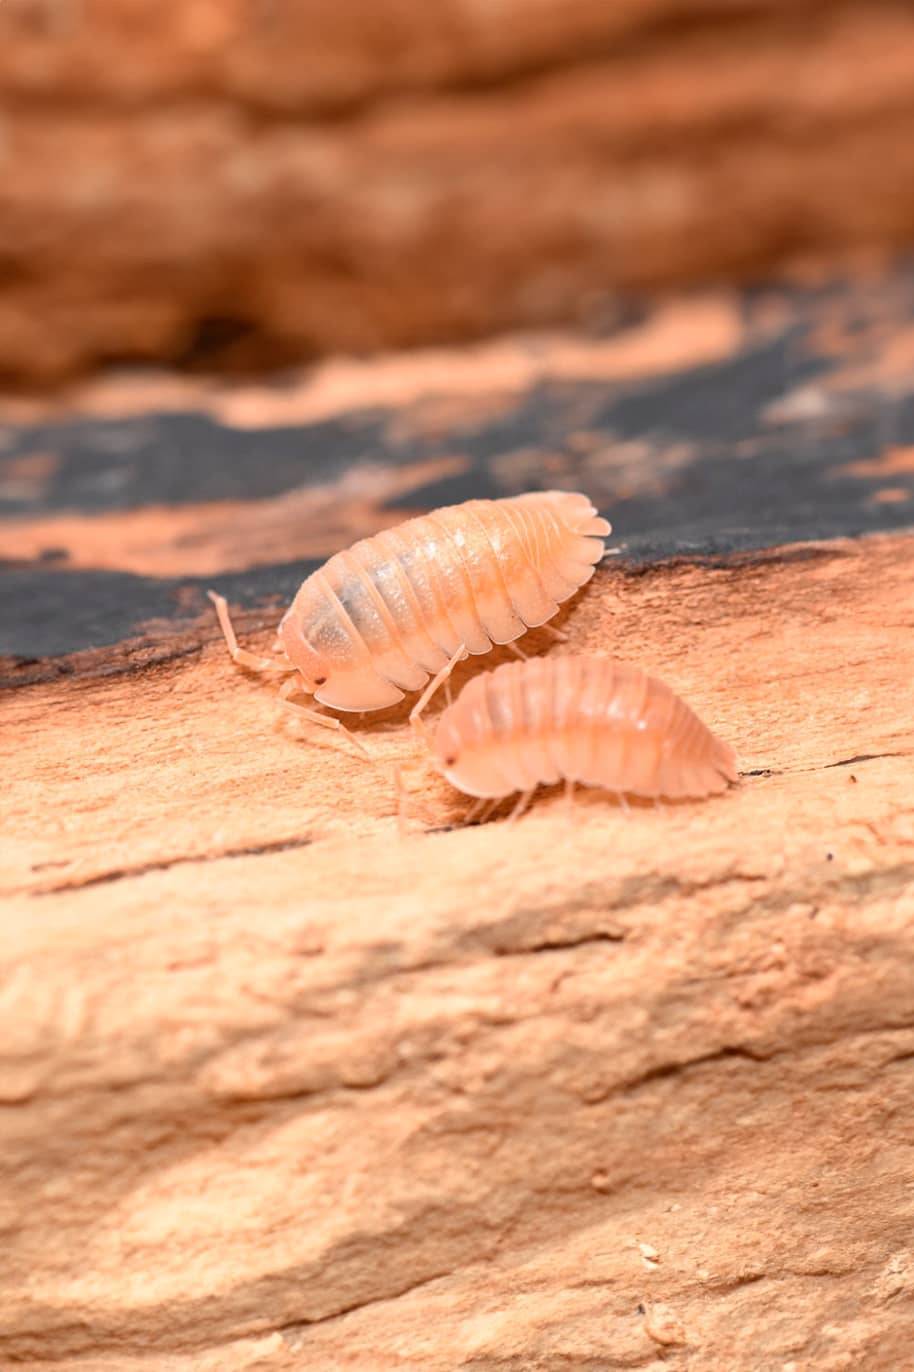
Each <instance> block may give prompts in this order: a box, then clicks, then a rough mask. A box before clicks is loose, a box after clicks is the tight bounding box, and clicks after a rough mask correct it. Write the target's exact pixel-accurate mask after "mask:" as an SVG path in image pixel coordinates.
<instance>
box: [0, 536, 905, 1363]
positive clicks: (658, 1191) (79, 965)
mask: <svg viewBox="0 0 914 1372" xmlns="http://www.w3.org/2000/svg"><path fill="white" fill-rule="evenodd" d="M912 571H914V544H912V541H911V539H910V537H906V536H903V535H891V536H889V535H885V536H875V537H872V538H869V539H861V540H858V541H855V542H851V541H836V542H831V543H823V544H820V545H817V546H809V547H807V548H795V549H793V550H782V551H780V552H779V551H777V550H774V551H772V552H771V553H769V554H764V555H758V556H753V557H743V558H739V557H736V558H732V559H730V560H729V561H727V562H726V563H718V564H716V565H715V564H694V565H690V564H688V563H684V562H669V563H665V564H661V565H658V566H654V567H651V568H648V569H646V570H645V569H642V570H640V571H637V572H636V571H634V570H631V569H628V570H626V569H624V568H609V569H604V570H602V571H601V572H600V573H599V574H598V576H597V578H596V579H595V581H594V582H593V583H592V585H591V586H590V587H589V588H587V590H586V591H585V593H584V594H583V595H582V596H581V597H579V598H578V599H577V600H576V601H575V602H574V603H573V605H572V606H571V608H570V610H569V611H568V612H567V614H566V615H565V616H564V618H563V627H564V628H565V630H566V631H567V633H568V634H569V636H570V639H571V643H572V645H573V646H575V647H590V648H601V649H604V650H605V649H606V648H607V647H609V646H610V645H614V646H615V648H616V650H617V651H618V652H619V653H620V654H622V655H624V656H626V657H629V658H632V659H634V660H637V661H639V662H640V663H641V664H642V665H643V666H644V667H645V668H647V669H648V670H652V671H655V672H657V673H658V674H660V675H662V676H663V677H665V678H666V679H667V680H668V681H669V682H670V683H671V684H672V685H674V686H675V688H676V689H677V690H679V691H680V692H681V693H682V694H683V695H684V696H685V697H686V698H687V699H688V700H689V701H690V702H691V703H692V704H694V706H695V707H696V708H697V709H698V710H699V712H700V713H701V714H702V715H703V716H704V717H705V718H706V719H707V720H708V721H709V722H710V723H712V725H713V726H714V727H715V728H716V729H717V730H718V731H719V732H720V733H721V735H722V736H723V737H725V738H727V739H728V740H730V741H731V742H732V743H733V744H734V745H735V747H736V749H737V752H738V756H739V760H740V766H741V768H742V771H743V778H742V781H741V784H740V786H739V787H738V788H737V789H735V790H734V791H732V792H731V793H730V794H729V795H727V796H726V797H723V798H721V799H720V800H718V801H715V802H709V803H706V804H690V805H677V806H669V807H666V808H664V809H662V810H655V809H653V808H652V807H650V806H640V805H638V806H633V807H632V809H631V812H630V813H628V814H626V813H624V812H623V811H622V810H620V809H619V808H618V807H617V806H616V805H615V804H614V802H613V801H612V800H611V799H608V798H606V797H603V796H600V795H597V794H595V793H593V794H589V795H586V796H582V797H581V798H580V801H579V805H578V808H577V811H576V817H575V820H574V823H573V824H569V823H568V821H567V819H566V818H565V814H564V810H563V807H562V804H561V800H560V798H559V797H556V796H553V795H552V794H545V795H543V796H542V797H541V799H540V800H539V802H538V803H537V804H536V806H535V807H534V809H533V810H532V811H531V813H530V814H529V816H528V817H526V818H525V819H523V820H522V821H520V822H519V823H518V824H517V825H516V826H514V827H513V828H511V829H508V828H507V827H506V826H505V824H504V823H499V822H492V823H489V824H487V825H484V826H481V827H475V828H469V829H461V828H449V827H448V826H449V825H452V824H454V823H455V822H456V821H457V820H458V818H459V816H460V814H461V812H462V809H463V804H462V802H461V801H460V800H459V798H458V797H456V796H455V795H454V794H453V793H451V792H450V791H449V788H448V787H447V786H446V785H445V783H444V782H442V781H441V780H440V779H437V778H436V777H435V776H434V775H433V774H432V773H431V771H430V769H429V767H428V766H427V765H426V763H425V762H424V760H423V758H422V756H421V754H420V753H419V751H418V750H417V745H416V744H415V743H414V741H413V740H412V739H411V737H410V734H409V730H408V728H407V726H406V723H405V719H404V714H403V712H402V711H399V712H392V713H389V714H387V715H385V716H384V717H383V718H382V719H381V720H380V721H376V722H373V723H372V722H368V721H366V723H365V724H364V725H363V726H361V736H362V737H363V738H364V739H365V740H366V741H367V742H368V744H369V746H370V747H371V749H372V751H373V752H374V754H375V758H376V761H375V763H374V764H373V765H366V764H365V763H364V762H363V761H361V760H360V759H359V758H357V757H355V756H353V755H352V754H351V753H350V752H348V751H347V750H346V749H345V747H340V746H338V745H337V743H336V741H335V740H332V739H328V738H325V737H323V735H319V736H318V737H317V738H315V737H313V736H312V735H308V736H307V737H304V736H302V735H300V734H298V733H297V726H295V725H291V726H290V725H285V724H284V725H283V726H282V727H281V728H279V729H274V728H272V727H271V724H272V721H273V717H274V706H273V703H272V698H271V688H270V687H269V686H267V685H265V684H264V683H262V682H258V681H257V680H255V679H252V678H250V677H246V676H244V675H242V674H239V673H238V672H236V671H235V670H234V669H233V668H232V666H231V664H230V663H229V662H228V660H227V658H226V655H225V653H224V650H223V648H222V646H221V643H220V642H219V641H217V638H216V632H215V629H214V627H213V624H212V621H211V619H210V618H207V619H206V620H201V621H200V623H199V625H198V628H197V641H198V642H199V641H200V640H201V639H204V640H205V643H204V646H203V648H202V651H200V652H196V653H191V654H189V655H188V656H185V657H184V658H180V659H176V660H174V661H171V662H165V663H160V664H158V665H156V666H151V667H147V668H145V669H143V668H140V667H137V666H136V665H133V666H127V665H125V664H123V663H122V664H120V666H119V664H118V661H117V660H112V661H111V663H110V670H111V672H112V674H111V675H108V676H102V675H98V676H95V677H91V676H84V677H75V678H72V679H66V678H65V679H63V680H60V681H56V682H50V683H47V682H46V683H39V684H36V685H32V686H29V687H25V688H23V689H22V690H20V691H18V692H16V693H15V694H13V695H12V696H11V697H10V698H9V701H8V703H7V705H6V707H5V716H6V721H7V725H8V727H6V728H5V729H4V731H3V735H2V740H3V743H2V746H3V748H4V751H5V754H6V755H5V758H4V764H3V775H4V778H5V787H4V789H5V796H4V808H5V810H6V814H7V819H6V821H5V823H4V829H5V831H6V837H5V854H6V856H5V861H4V865H3V872H2V882H3V887H4V909H5V912H6V913H5V929H6V934H5V937H4V941H3V945H2V950H0V958H2V964H3V969H2V980H0V1098H2V1104H0V1138H2V1145H0V1229H2V1234H3V1250H4V1261H3V1264H2V1266H0V1308H2V1311H3V1318H2V1322H0V1364H2V1365H3V1366H4V1367H10V1368H12V1367H15V1366H19V1365H27V1366H29V1367H32V1368H35V1369H45V1372H52V1369H53V1370H54V1372H57V1369H60V1368H61V1367H67V1368H68V1369H69V1368H72V1369H74V1372H90V1369H91V1372H141V1369H148V1368H150V1367H155V1368H156V1369H162V1372H204V1369H205V1372H216V1370H217V1369H218V1372H236V1369H237V1370H238V1372H240V1370H241V1369H277V1372H279V1370H280V1369H287V1370H288V1372H304V1369H325V1368H326V1369H337V1368H339V1369H353V1372H387V1369H390V1372H394V1369H398V1370H399V1369H417V1372H418V1370H419V1369H421V1372H455V1369H474V1372H531V1370H532V1369H548V1370H549V1372H559V1369H567V1368H574V1369H576V1372H607V1370H608V1369H614V1368H636V1367H637V1368H645V1369H653V1370H654V1372H660V1369H661V1368H664V1369H669V1368H681V1369H688V1372H722V1370H723V1369H726V1372H899V1369H902V1368H905V1367H907V1366H908V1365H909V1363H910V1349H911V1330H912V1327H914V1192H912V1188H911V1184H910V1179H911V1176H912V1171H914V1126H912V1120H914V975H912V971H911V968H912V963H914V795H912V788H911V776H912V751H914V732H912V723H911V693H910V692H911V680H912V676H914V649H912V642H914V639H912V633H911V630H912V627H914V597H912V589H911V588H912ZM239 627H240V628H241V630H242V631H243V637H244V638H245V639H246V640H247V641H249V642H251V643H252V644H254V645H255V646H258V647H261V648H263V649H267V648H268V647H269V643H270V640H271V637H272V626H271V625H270V624H268V623H267V622H266V620H265V618H264V616H263V615H262V613H259V612H258V613H257V614H256V615H255V614H248V615H247V616H246V617H245V616H241V618H240V626H239ZM530 643H531V648H532V650H534V651H542V650H545V648H546V644H545V642H544V641H542V640H540V639H538V638H537V636H536V635H532V636H531V639H530ZM553 651H555V650H553ZM466 670H467V669H466V667H464V668H462V669H461V671H462V672H463V673H465V672H466ZM119 672H120V674H119ZM458 680H459V678H458ZM357 727H358V726H357ZM395 764H401V765H403V766H404V768H405V778H406V785H407V789H408V792H409V811H410V815H411V828H412V832H411V834H410V835H409V837H407V838H405V839H404V840H403V841H398V839H397V829H396V821H395V817H394V810H395V801H394V790H393V782H392V771H393V768H394V765H395ZM429 831H430V832H429Z"/></svg>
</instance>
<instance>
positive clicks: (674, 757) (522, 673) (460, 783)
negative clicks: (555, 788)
mask: <svg viewBox="0 0 914 1372" xmlns="http://www.w3.org/2000/svg"><path fill="white" fill-rule="evenodd" d="M434 746H435V752H436V755H437V759H438V763H439V766H440V767H441V770H442V771H443V773H444V775H445V776H446V777H447V779H448V780H449V781H450V782H451V783H452V784H453V785H454V786H456V787H457V788H458V789H459V790H461V791H463V792H465V793H466V794H467V795H471V796H477V797H497V796H498V797H500V796H507V795H510V794H512V793H513V792H517V791H520V792H522V793H527V794H529V793H531V792H532V791H533V790H534V789H535V788H536V787H537V786H539V785H551V784H553V783H554V782H557V781H560V780H565V781H567V782H572V783H573V782H583V783H584V784H585V785H587V786H599V787H603V788H604V789H606V790H609V791H614V792H617V793H619V794H623V793H628V794H632V795H638V796H647V797H661V796H663V797H667V798H669V799H685V798H687V797H692V798H697V797H701V796H707V795H711V794H714V793H716V792H720V791H724V790H726V789H727V786H728V784H729V783H730V782H733V781H736V779H737V773H736V764H735V761H734V756H733V752H732V749H730V748H729V747H728V745H727V744H726V743H723V742H722V741H721V740H720V739H718V738H716V737H715V736H714V735H713V734H712V733H711V731H710V730H709V729H708V728H707V727H706V725H704V724H703V723H702V722H701V720H700V719H699V718H698V716H697V715H696V714H695V713H694V712H693V711H692V710H691V709H690V708H689V707H688V705H686V704H685V702H684V701H683V700H680V698H679V697H678V696H677V695H676V694H675V693H674V692H673V691H671V690H670V688H669V687H668V686H666V685H664V683H663V682H662V681H658V680H657V679H656V678H654V677H650V676H647V675H646V674H645V673H644V672H642V671H639V670H638V668H636V667H631V666H629V665H627V664H626V663H622V662H618V661H615V660H614V659H612V658H604V657H589V656H587V657H585V656H560V657H553V658H535V659H531V660H530V661H528V662H511V663H506V664H504V665H503V666H501V667H498V668H496V670H495V671H494V672H483V673H480V674H479V675H478V676H476V677H474V678H473V679H472V680H471V681H469V682H468V683H467V685H466V686H465V687H464V689H463V690H462V691H461V693H460V695H459V697H458V698H457V700H456V701H455V702H454V704H453V705H451V706H449V707H448V708H447V709H446V710H445V711H444V713H443V714H442V715H441V718H440V720H439V723H438V727H437V730H436V732H435V742H434Z"/></svg>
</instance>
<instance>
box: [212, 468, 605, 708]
mask: <svg viewBox="0 0 914 1372" xmlns="http://www.w3.org/2000/svg"><path fill="white" fill-rule="evenodd" d="M610 531H611V530H610V525H609V524H608V523H607V521H606V520H605V519H601V518H600V516H599V515H598V514H597V511H596V510H595V509H594V507H593V505H592V504H591V502H590V500H589V499H588V498H587V496H585V495H580V494H577V493H575V492H570V491H543V492H533V493H530V494H527V495H520V496H513V497H509V498H507V499H503V500H468V501H466V502H465V503H464V504H462V505H450V506H445V507H443V508H441V509H438V510H433V511H432V512H431V513H430V514H427V515H420V516H419V517H418V518H415V519H409V520H407V521H406V522H405V523H403V524H400V525H398V526H396V527H395V528H391V529H384V530H382V531H381V532H380V533H377V534H374V535H373V536H372V537H371V538H365V539H361V540H360V541H359V542H357V543H354V544H353V545H352V547H351V548H349V549H347V550H346V551H344V552H339V553H335V554H334V555H333V556H332V557H331V558H330V559H329V560H328V561H327V562H325V563H324V565H323V566H322V567H321V568H320V569H319V570H318V571H316V572H313V573H312V574H311V576H309V577H308V578H307V579H306V580H305V581H304V582H303V583H302V585H301V587H300V588H299V591H298V593H297V595H296V596H295V599H294V600H293V602H292V604H291V605H290V607H289V609H288V610H287V612H286V614H285V615H284V616H283V619H282V621H281V623H280V625H279V639H278V643H279V648H280V649H281V651H282V658H281V659H272V658H261V657H258V656H256V655H255V654H253V653H250V652H248V651H246V650H245V649H244V648H239V646H238V642H237V639H236V638H235V633H234V630H233V628H232V624H231V620H230V618H229V613H228V606H227V604H226V602H225V599H224V598H223V597H222V596H219V595H217V594H216V593H215V592H213V591H210V592H209V595H210V598H211V599H212V601H213V603H214V604H215V606H216V610H217V613H218V615H219V622H220V625H221V627H222V631H223V633H224V635H225V639H226V642H227V643H228V647H229V651H230V653H231V655H232V658H233V659H234V661H235V662H238V663H240V664H241V665H242V666H245V667H251V668H254V669H255V670H258V671H264V672H269V671H277V672H280V673H286V674H289V673H295V674H296V678H295V680H294V681H290V682H287V683H286V685H285V686H284V687H283V688H282V690H281V691H280V695H281V696H282V697H283V699H284V700H285V701H288V697H289V696H290V695H293V694H307V695H313V696H314V698H315V700H317V701H318V702H319V703H320V704H322V705H325V706H329V707H330V708H332V709H335V710H342V711H353V710H354V711H363V710H380V709H383V708H384V707H385V706H388V705H394V704H396V703H397V702H398V701H400V700H402V699H403V696H404V693H405V692H407V691H421V690H422V689H423V687H425V686H426V685H427V683H428V681H429V678H430V676H432V675H433V674H437V676H436V684H437V682H439V681H440V680H442V679H444V677H445V676H446V675H447V673H448V672H449V671H450V669H451V667H452V666H453V665H454V663H455V662H456V661H457V660H458V659H459V658H461V657H464V656H467V655H468V654H477V653H485V652H488V651H489V649H490V648H491V647H492V645H493V644H496V643H507V644H510V643H513V641H514V640H515V639H517V638H519V637H520V636H521V635H522V634H523V633H524V632H525V631H526V630H527V629H532V628H536V627H537V626H539V625H542V624H545V623H546V621H547V620H549V619H551V618H552V616H553V615H554V614H555V613H556V611H557V610H558V607H559V605H560V604H561V602H562V601H564V600H567V599H568V598H569V597H570V596H572V595H574V593H575V591H577V590H578V589H579V588H580V587H581V586H583V585H584V583H585V582H586V581H588V580H589V579H590V577H591V576H592V575H593V572H594V567H595V565H596V563H597V562H599V560H600V558H601V556H602V554H603V536H604V535H606V534H608V533H610ZM422 703H423V702H421V701H420V703H419V705H418V706H417V707H416V710H414V711H413V713H414V714H415V713H416V711H417V710H419V709H421V705H422ZM292 708H294V709H297V710H299V711H300V712H301V713H302V714H304V715H305V716H306V717H307V718H309V719H312V720H314V721H315V722H316V723H320V724H329V725H331V726H332V727H335V728H340V727H341V723H340V721H339V720H338V719H336V718H334V717H333V716H328V715H324V714H320V713H319V712H317V711H314V710H306V709H305V708H304V707H302V706H294V707H292Z"/></svg>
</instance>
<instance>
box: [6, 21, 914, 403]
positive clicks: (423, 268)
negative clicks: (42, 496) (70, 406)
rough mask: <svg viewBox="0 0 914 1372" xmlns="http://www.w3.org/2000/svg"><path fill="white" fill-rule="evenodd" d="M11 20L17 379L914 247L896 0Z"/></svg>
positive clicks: (553, 316) (292, 345)
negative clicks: (817, 255)
mask: <svg viewBox="0 0 914 1372" xmlns="http://www.w3.org/2000/svg"><path fill="white" fill-rule="evenodd" d="M151 13H152V12H150V11H149V10H148V7H146V6H144V5H142V4H139V3H136V0H130V3H126V4H125V3H123V2H122V0H97V3H95V4H92V5H91V6H90V5H85V6H84V5H82V4H80V3H78V0H6V3H4V4H3V5H2V6H0V98H2V99H3V102H4V125H3V131H2V135H3V136H2V143H0V158H2V161H0V169H2V176H0V286H2V292H0V375H5V376H8V377H15V378H18V379H26V380H28V379H31V380H35V379H41V378H49V377H57V376H60V375H61V374H63V373H67V372H72V371H74V370H79V369H85V368H89V367H92V366H95V365H97V364H98V363H99V362H104V361H107V360H110V359H112V358H115V359H122V358H137V357H139V358H165V359H169V360H172V361H179V362H183V363H193V364H205V365H209V364H219V365H231V366H246V365H251V364H260V365H262V364H263V363H265V362H267V363H276V362H283V363H285V362H288V361H291V360H296V359H301V358H303V357H305V358H307V357H311V356H314V355H318V354H324V353H327V352H334V351H337V350H352V349H355V350H364V349H375V348H378V347H380V346H390V345H393V346H400V345H404V344H415V343H422V342H428V341H437V340H440V339H442V338H450V339H454V338H460V337H467V336H471V335H476V334H480V333H486V332H489V331H491V330H494V329H502V328H506V327H511V326H530V325H542V324H544V323H550V322H554V321H568V320H570V319H575V318H583V319H586V320H590V319H592V318H594V317H598V318H600V317H603V316H604V315H605V314H606V313H607V312H608V313H609V314H612V313H613V312H614V311H616V310H617V309H618V308H620V306H619V298H618V292H619V291H620V290H621V291H625V290H627V289H628V288H630V287H633V286H644V285H657V284H662V283H666V282H670V281H684V280H690V279H694V278H698V277H707V276H708V275H709V274H715V275H716V274H721V273H726V274H745V273H747V272H754V271H756V270H757V269H758V268H760V267H762V266H765V265H768V264H770V263H771V262H772V261H782V260H784V259H785V258H792V257H795V256H797V255H804V254H807V253H809V252H811V251H819V250H828V251H835V250H841V251H843V250H845V249H856V248H859V247H863V248H871V247H874V246H875V247H879V248H881V247H886V246H893V245H897V244H899V243H904V242H907V241H909V240H910V237H911V232H912V228H914V194H912V193H911V191H910V189H909V188H910V187H911V186H912V185H914V144H912V140H911V138H910V127H911V119H912V114H914V95H912V92H914V21H912V19H911V15H910V13H909V11H908V9H907V7H906V6H903V5H898V4H897V3H890V0H872V2H871V3H868V4H866V5H864V4H861V3H842V4H837V5H836V4H823V3H821V2H820V0H793V2H792V3H788V0H756V2H755V3H751V4H750V3H740V4H738V5H733V4H726V3H723V0H713V2H712V3H710V4H708V3H703V4H698V3H696V0H625V3H621V4H612V5H606V4H603V3H597V0H537V3H536V4H535V5H531V4H530V3H526V2H525V0H502V3H500V4H498V5H491V4H480V3H478V0H451V3H449V4H448V5H447V6H441V5H436V6H434V7H429V6H428V5H425V4H422V3H419V0H360V3H358V4H352V3H350V4H347V5H344V6H340V5H338V4H331V3H329V0H310V3H307V4H293V3H291V0H260V2H259V3H256V4H254V3H245V4H242V3H240V0H197V3H193V4H184V5H182V6H180V7H179V8H176V9H175V11H174V14H173V15H171V16H169V17H168V18H164V19H163V18H162V16H161V15H159V14H158V13H157V12H156V13H155V18H154V20H153V19H152V18H151Z"/></svg>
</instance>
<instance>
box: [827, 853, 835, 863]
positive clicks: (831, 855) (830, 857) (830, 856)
mask: <svg viewBox="0 0 914 1372" xmlns="http://www.w3.org/2000/svg"><path fill="white" fill-rule="evenodd" d="M825 859H826V861H827V862H834V860H835V855H834V853H826V854H825Z"/></svg>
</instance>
